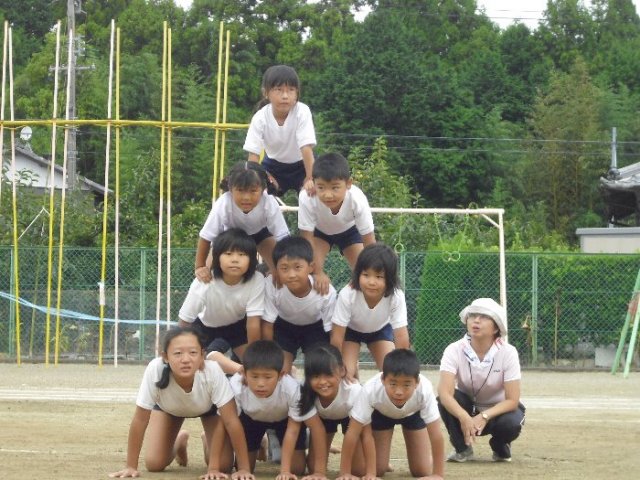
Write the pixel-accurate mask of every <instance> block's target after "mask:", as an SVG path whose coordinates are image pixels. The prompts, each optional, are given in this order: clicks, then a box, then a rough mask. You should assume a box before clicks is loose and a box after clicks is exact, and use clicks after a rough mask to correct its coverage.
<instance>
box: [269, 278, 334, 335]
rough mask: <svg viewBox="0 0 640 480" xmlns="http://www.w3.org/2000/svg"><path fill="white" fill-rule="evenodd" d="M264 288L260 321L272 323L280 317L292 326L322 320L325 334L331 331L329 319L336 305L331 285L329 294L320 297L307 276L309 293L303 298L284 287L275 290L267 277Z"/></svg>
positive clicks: (270, 279) (311, 280) (311, 279)
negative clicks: (262, 313)
mask: <svg viewBox="0 0 640 480" xmlns="http://www.w3.org/2000/svg"><path fill="white" fill-rule="evenodd" d="M264 280H265V288H264V296H265V301H264V315H263V316H262V319H263V320H265V321H267V322H270V323H274V322H275V321H276V318H277V317H278V316H280V317H281V318H282V319H283V320H286V321H287V322H289V323H293V324H294V325H311V324H313V323H315V322H317V321H318V320H322V323H323V325H324V330H325V332H328V331H330V330H331V317H333V309H334V308H335V305H336V298H337V296H338V295H337V293H336V289H335V288H333V285H329V292H328V293H327V294H326V295H320V294H319V293H318V292H316V290H315V289H314V288H313V277H312V276H311V275H309V281H310V282H311V291H310V292H309V293H308V294H307V295H306V296H305V297H302V298H300V297H296V296H295V295H294V294H293V293H291V290H289V289H288V288H287V287H286V286H282V287H281V288H277V287H276V286H275V285H274V284H273V279H272V278H271V277H267V278H265V279H264Z"/></svg>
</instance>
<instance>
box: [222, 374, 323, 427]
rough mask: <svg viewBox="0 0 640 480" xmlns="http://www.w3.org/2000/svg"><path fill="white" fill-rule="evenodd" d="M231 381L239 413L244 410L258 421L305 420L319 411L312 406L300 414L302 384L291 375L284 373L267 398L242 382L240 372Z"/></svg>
mask: <svg viewBox="0 0 640 480" xmlns="http://www.w3.org/2000/svg"><path fill="white" fill-rule="evenodd" d="M229 383H230V384H231V389H232V390H233V394H234V395H235V399H236V404H237V406H238V414H239V413H240V412H241V411H242V412H244V413H246V414H247V415H248V416H249V417H251V418H252V419H253V420H255V421H257V422H279V421H280V420H284V419H285V418H287V417H290V418H291V419H293V420H295V421H296V422H304V421H305V420H308V419H310V418H311V417H313V416H314V415H315V414H316V413H317V412H316V409H315V408H312V409H311V410H309V412H307V414H306V415H303V416H300V414H299V408H298V402H299V401H300V384H299V383H298V382H297V381H296V380H295V379H294V378H293V377H292V376H290V375H284V376H283V377H282V378H281V379H280V380H279V381H278V384H277V385H276V389H275V390H274V391H273V393H272V394H271V395H270V396H269V397H267V398H259V397H256V396H255V395H254V394H253V392H252V391H251V389H250V388H249V387H248V386H247V385H244V384H243V383H242V375H241V374H239V373H236V374H235V375H234V376H233V377H231V380H230V381H229Z"/></svg>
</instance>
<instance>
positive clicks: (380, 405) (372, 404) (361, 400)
mask: <svg viewBox="0 0 640 480" xmlns="http://www.w3.org/2000/svg"><path fill="white" fill-rule="evenodd" d="M374 410H377V411H378V412H380V413H381V414H383V415H385V416H387V417H389V418H393V419H394V420H399V419H401V418H406V417H409V416H411V415H413V414H414V413H416V412H420V417H422V419H423V420H424V423H426V424H427V425H428V424H430V423H432V422H435V421H436V420H438V419H439V418H440V412H439V411H438V402H437V401H436V396H435V395H434V393H433V387H432V386H431V382H430V381H429V379H427V377H425V376H424V375H422V374H420V382H418V386H417V388H416V390H415V391H414V392H413V395H412V396H411V398H410V399H409V400H407V402H406V403H405V404H404V405H403V406H402V407H401V408H398V407H396V406H395V405H394V404H393V402H392V401H391V400H390V399H389V396H388V395H387V392H386V391H385V389H384V384H383V383H382V372H380V373H378V374H377V375H376V376H375V377H373V378H371V379H369V380H368V381H367V383H365V384H364V386H363V387H362V394H361V395H360V396H359V397H358V399H357V400H356V403H355V404H354V406H353V409H352V410H351V417H353V418H354V419H355V420H357V421H358V422H360V423H362V424H363V425H368V424H369V423H371V414H372V413H373V411H374Z"/></svg>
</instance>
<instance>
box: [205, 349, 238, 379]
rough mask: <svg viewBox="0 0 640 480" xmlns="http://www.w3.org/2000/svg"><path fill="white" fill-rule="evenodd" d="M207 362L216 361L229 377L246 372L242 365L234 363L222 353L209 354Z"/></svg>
mask: <svg viewBox="0 0 640 480" xmlns="http://www.w3.org/2000/svg"><path fill="white" fill-rule="evenodd" d="M207 360H214V361H216V362H218V365H220V368H221V369H222V371H223V372H224V373H226V374H227V375H233V374H235V373H242V372H243V371H244V369H243V368H242V364H240V363H238V362H234V361H233V360H231V359H230V358H229V357H227V356H226V355H225V354H224V353H222V352H215V351H214V352H209V353H208V354H207Z"/></svg>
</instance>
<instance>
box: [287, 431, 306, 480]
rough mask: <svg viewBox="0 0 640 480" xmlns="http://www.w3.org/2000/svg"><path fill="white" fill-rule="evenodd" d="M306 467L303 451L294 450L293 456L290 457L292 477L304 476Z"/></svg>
mask: <svg viewBox="0 0 640 480" xmlns="http://www.w3.org/2000/svg"><path fill="white" fill-rule="evenodd" d="M303 428H304V427H303ZM306 467H307V458H306V456H305V452H304V450H294V451H293V456H292V457H291V473H293V474H294V475H304V471H305V469H306Z"/></svg>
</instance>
